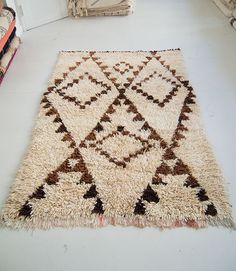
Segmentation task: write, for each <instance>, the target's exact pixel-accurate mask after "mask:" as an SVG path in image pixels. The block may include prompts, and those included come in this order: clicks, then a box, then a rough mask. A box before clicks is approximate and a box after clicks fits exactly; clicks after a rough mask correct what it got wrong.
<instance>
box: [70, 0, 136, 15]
mask: <svg viewBox="0 0 236 271" xmlns="http://www.w3.org/2000/svg"><path fill="white" fill-rule="evenodd" d="M133 6H134V0H68V12H69V15H70V16H74V17H82V16H112V15H128V14H130V13H132V11H133Z"/></svg>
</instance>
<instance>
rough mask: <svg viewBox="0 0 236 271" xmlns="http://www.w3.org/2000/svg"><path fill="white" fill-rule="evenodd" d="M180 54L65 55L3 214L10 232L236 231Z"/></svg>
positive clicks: (100, 53) (53, 78)
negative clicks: (110, 228)
mask: <svg viewBox="0 0 236 271" xmlns="http://www.w3.org/2000/svg"><path fill="white" fill-rule="evenodd" d="M181 61H182V57H181V53H180V50H167V51H160V52H158V51H151V52H61V54H60V57H59V59H58V63H57V66H56V71H55V72H54V73H53V75H52V78H51V80H50V83H49V86H48V89H47V91H46V92H45V93H44V95H43V98H42V101H41V107H40V112H39V117H38V120H37V124H36V128H35V132H34V136H33V139H32V144H31V146H30V148H29V152H28V154H27V156H26V158H25V160H24V162H23V164H22V166H21V168H20V169H19V171H18V174H17V177H16V180H15V183H14V185H13V187H12V190H11V192H10V195H9V198H8V200H7V202H6V204H5V206H4V209H3V212H2V221H3V223H5V224H6V225H9V226H11V227H30V228H48V227H53V226H62V227H67V226H102V225H106V224H114V225H116V224H120V225H135V226H158V227H179V226H190V227H204V226H207V225H224V226H227V227H233V219H232V216H231V208H230V205H229V203H228V200H227V196H226V194H225V192H224V187H223V180H222V179H223V178H222V176H221V174H220V171H219V169H218V167H217V164H216V162H215V159H214V156H213V154H212V151H211V149H210V147H209V145H208V143H207V141H206V139H205V137H204V134H203V132H202V128H201V126H200V124H199V123H200V121H199V117H198V111H197V107H196V101H195V98H196V97H195V94H194V91H193V88H192V87H191V85H190V83H189V81H188V80H186V78H185V74H184V72H183V70H184V69H183V64H182V62H181Z"/></svg>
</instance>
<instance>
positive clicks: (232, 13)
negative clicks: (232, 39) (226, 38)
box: [213, 0, 236, 29]
mask: <svg viewBox="0 0 236 271" xmlns="http://www.w3.org/2000/svg"><path fill="white" fill-rule="evenodd" d="M213 1H214V2H215V4H216V5H217V6H218V8H219V9H221V11H222V12H223V13H224V14H225V16H227V17H229V21H230V24H231V25H232V26H233V27H234V28H235V29H236V0H213Z"/></svg>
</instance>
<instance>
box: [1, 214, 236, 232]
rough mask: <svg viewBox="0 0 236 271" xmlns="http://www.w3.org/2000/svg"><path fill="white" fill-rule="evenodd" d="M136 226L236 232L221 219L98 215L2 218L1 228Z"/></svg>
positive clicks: (227, 220)
mask: <svg viewBox="0 0 236 271" xmlns="http://www.w3.org/2000/svg"><path fill="white" fill-rule="evenodd" d="M108 225H113V226H135V227H139V228H144V227H158V228H159V229H173V228H179V227H189V228H193V229H200V228H206V227H208V226H217V227H226V228H228V229H232V230H235V229H236V226H235V223H234V222H233V220H232V219H228V218H226V219H220V218H214V219H209V220H207V221H205V220H189V219H186V220H164V219H153V220H146V218H145V219H144V218H140V217H138V218H137V217H134V218H125V217H105V216H103V215H96V216H93V217H92V218H85V217H80V218H78V219H68V220H61V219H54V220H47V219H46V220H38V219H34V218H32V219H30V220H22V221H16V220H8V219H4V217H3V216H2V217H1V218H0V227H1V228H11V229H26V230H32V229H42V230H47V229H50V228H53V227H58V228H75V227H89V228H101V227H104V226H108Z"/></svg>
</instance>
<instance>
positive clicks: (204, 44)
mask: <svg viewBox="0 0 236 271" xmlns="http://www.w3.org/2000/svg"><path fill="white" fill-rule="evenodd" d="M176 47H180V48H182V50H183V53H184V57H185V61H186V66H187V70H188V73H189V78H190V80H191V82H192V84H193V86H194V88H195V90H196V92H197V95H198V100H199V104H200V107H201V112H202V117H203V122H204V125H205V128H206V131H207V134H208V138H209V140H210V142H211V143H212V145H213V148H214V151H215V155H216V158H217V160H218V162H219V164H220V166H221V168H222V171H223V174H224V176H225V179H226V182H227V187H228V190H229V192H230V197H231V203H232V205H233V207H234V209H233V212H234V217H236V179H235V173H236V170H235V166H236V165H235V162H236V158H235V157H236V144H235V138H236V120H235V119H236V74H235V73H236V72H235V71H236V31H235V30H233V29H232V28H231V27H230V26H229V24H228V21H227V19H226V18H225V17H224V16H223V15H222V14H221V13H220V12H219V11H218V9H217V8H216V7H215V6H214V4H212V3H211V1H210V0H209V1H208V0H168V1H167V0H166V1H163V0H137V6H136V11H135V13H134V14H133V15H132V16H129V17H117V18H84V19H81V20H73V19H70V18H67V19H64V20H61V21H58V22H55V23H52V24H48V25H45V26H43V27H40V28H37V29H34V30H31V31H29V32H27V33H25V34H24V36H23V44H22V45H21V48H20V49H19V51H18V53H17V55H16V58H15V61H14V63H13V65H12V66H11V67H10V70H9V72H8V73H7V75H6V77H5V80H4V82H3V84H2V85H1V87H0V165H1V170H0V207H1V206H2V204H3V202H4V200H5V198H6V196H7V193H8V189H9V186H10V184H11V183H12V181H13V179H14V175H15V172H16V170H17V168H18V166H19V163H20V161H21V159H22V157H23V155H24V152H25V150H26V146H27V144H28V142H29V140H30V134H31V129H32V127H33V125H34V119H35V116H36V113H37V110H38V105H39V101H40V97H41V94H42V91H43V90H44V88H45V87H46V85H47V79H48V77H49V75H50V73H51V72H52V69H53V66H54V64H55V61H56V57H57V52H58V51H59V50H83V49H85V50H89V49H94V50H109V49H110V50H116V49H117V50H136V49H142V50H144V49H165V48H176ZM235 251H236V233H235V232H230V231H229V230H226V229H217V228H208V229H204V230H198V231H195V230H191V229H186V228H181V229H174V230H165V231H160V230H158V229H153V228H145V229H136V228H122V227H106V228H103V229H98V230H94V229H81V228H78V229H73V230H63V229H54V230H50V231H35V232H25V231H10V230H3V229H1V230H0V270H1V271H21V270H22V271H23V270H24V271H32V270H34V271H39V270H40V271H41V270H43V271H48V270H50V271H54V270H55V271H64V270H69V271H73V270H76V271H77V270H81V271H82V270H83V271H87V270H89V271H90V270H91V271H92V270H97V271H100V270H101V271H111V270H112V271H118V270H119V271H120V270H125V271H126V270H127V271H128V270H129V271H133V270H135V271H144V270H145V271H149V270H150V271H151V270H152V271H153V270H164V271H185V270H191V271H195V270H203V271H205V270H207V271H213V270H214V271H223V270H224V271H234V270H236V253H235Z"/></svg>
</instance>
